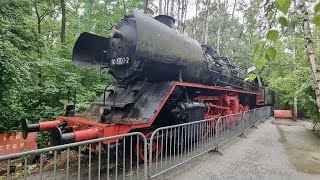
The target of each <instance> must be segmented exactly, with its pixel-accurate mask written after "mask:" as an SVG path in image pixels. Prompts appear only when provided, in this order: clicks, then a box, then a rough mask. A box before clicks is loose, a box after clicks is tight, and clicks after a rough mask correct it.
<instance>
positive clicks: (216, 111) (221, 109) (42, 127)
mask: <svg viewBox="0 0 320 180" xmlns="http://www.w3.org/2000/svg"><path fill="white" fill-rule="evenodd" d="M177 86H184V87H192V88H199V89H209V90H217V91H221V92H225V93H224V94H223V95H219V96H198V97H195V98H194V100H197V101H203V102H205V104H206V106H207V107H208V112H207V114H206V116H205V118H206V119H218V118H219V117H220V116H223V115H230V114H235V113H239V112H243V111H246V110H249V109H251V108H253V107H249V106H245V105H242V104H240V103H239V97H238V94H247V95H249V94H250V95H255V96H256V107H258V106H262V105H264V103H263V100H262V99H260V94H259V93H258V92H253V91H246V90H239V89H233V88H228V87H221V86H207V85H202V84H196V83H188V82H179V81H175V82H174V84H173V85H172V87H171V89H170V90H169V91H168V93H167V94H166V96H165V98H164V99H163V100H162V102H161V103H160V106H159V107H158V108H157V110H156V112H155V113H154V115H153V117H152V118H151V119H150V121H148V122H146V123H139V124H135V123H133V124H104V123H99V122H96V121H93V120H91V119H86V118H81V117H66V116H61V117H58V118H57V119H56V120H53V121H46V122H39V124H38V128H37V130H38V131H51V130H53V129H55V128H56V127H57V126H58V125H59V124H60V123H62V122H65V123H67V126H68V127H71V128H72V133H74V137H73V138H74V140H73V141H74V142H79V141H85V140H89V139H96V138H102V137H109V136H115V135H119V134H125V133H128V132H130V131H134V130H135V129H140V130H141V129H144V128H148V127H150V126H151V125H152V124H153V122H154V120H155V119H156V117H157V116H158V114H159V112H160V111H161V109H162V107H163V106H164V104H165V103H166V102H167V100H168V98H169V96H170V95H171V93H172V92H173V91H174V89H175V88H176V87H177ZM213 102H216V103H215V104H214V103H213ZM222 102H225V103H224V104H223V103H222ZM133 122H134V121H133ZM26 126H27V127H24V128H22V129H23V130H24V133H25V137H26V136H27V134H28V132H31V131H33V130H31V129H30V128H29V127H28V124H26ZM62 135H63V134H62V133H61V136H62ZM115 141H116V140H115V139H113V140H110V141H109V143H112V142H115ZM104 143H108V142H104Z"/></svg>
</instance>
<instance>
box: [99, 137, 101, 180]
mask: <svg viewBox="0 0 320 180" xmlns="http://www.w3.org/2000/svg"><path fill="white" fill-rule="evenodd" d="M98 148H99V149H98V180H100V178H101V142H99V145H98Z"/></svg>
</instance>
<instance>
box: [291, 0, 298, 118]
mask: <svg viewBox="0 0 320 180" xmlns="http://www.w3.org/2000/svg"><path fill="white" fill-rule="evenodd" d="M293 6H294V11H295V12H297V4H296V1H295V0H294V1H293ZM296 32H297V30H296V25H295V24H294V25H293V36H292V38H293V66H294V67H293V75H294V78H295V79H296V76H297V75H296V73H297V46H296V45H297V43H298V42H297V39H296ZM294 86H295V88H298V87H297V84H295V85H294ZM293 116H294V118H295V119H297V118H298V96H297V93H296V92H295V94H294V97H293Z"/></svg>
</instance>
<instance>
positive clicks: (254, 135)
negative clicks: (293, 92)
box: [158, 119, 320, 180]
mask: <svg viewBox="0 0 320 180" xmlns="http://www.w3.org/2000/svg"><path fill="white" fill-rule="evenodd" d="M221 151H222V153H223V154H224V156H221V155H218V154H212V153H211V154H206V155H204V156H201V157H200V158H197V159H196V160H193V161H191V162H189V163H187V165H184V166H182V167H181V168H177V170H174V171H173V172H170V173H169V174H166V175H163V176H161V177H159V178H158V179H174V180H180V179H181V180H189V179H190V180H192V179H196V180H207V179H208V180H209V179H210V180H216V179H217V180H219V179H223V180H225V179H259V180H264V179H265V180H277V179H279V180H286V179H288V180H300V179H308V180H309V179H310V180H313V179H314V180H316V179H317V180H320V139H319V138H316V137H315V136H314V135H313V134H311V133H310V132H308V131H307V130H306V129H305V128H304V127H302V126H300V125H299V124H298V123H291V124H289V126H288V124H287V125H275V124H273V123H272V120H270V119H269V120H267V121H266V122H265V123H262V124H259V125H258V129H252V130H250V132H249V133H248V134H247V138H237V139H235V140H233V142H229V143H228V144H226V145H224V146H223V147H222V148H221Z"/></svg>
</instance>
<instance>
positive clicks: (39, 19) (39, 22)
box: [34, 2, 41, 34]
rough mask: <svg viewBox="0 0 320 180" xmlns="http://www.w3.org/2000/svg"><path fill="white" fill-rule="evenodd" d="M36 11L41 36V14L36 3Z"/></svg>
mask: <svg viewBox="0 0 320 180" xmlns="http://www.w3.org/2000/svg"><path fill="white" fill-rule="evenodd" d="M34 9H35V10H36V15H37V27H38V34H40V33H41V18H40V14H39V11H38V6H37V3H36V2H34Z"/></svg>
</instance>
